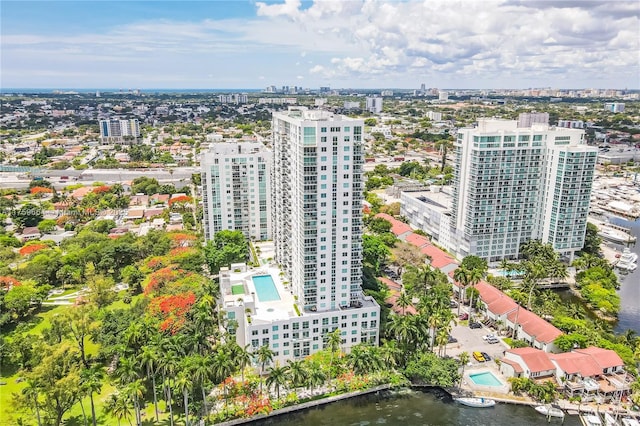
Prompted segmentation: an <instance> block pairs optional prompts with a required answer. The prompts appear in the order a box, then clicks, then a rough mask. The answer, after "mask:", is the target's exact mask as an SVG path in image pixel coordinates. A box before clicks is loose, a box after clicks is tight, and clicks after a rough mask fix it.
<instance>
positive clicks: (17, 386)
mask: <svg viewBox="0 0 640 426" xmlns="http://www.w3.org/2000/svg"><path fill="white" fill-rule="evenodd" d="M136 297H139V296H136ZM134 299H135V298H134ZM126 306H128V305H126V304H125V303H124V302H122V300H118V301H116V302H114V303H112V304H111V305H110V306H108V307H107V309H122V308H125V307H126ZM70 308H72V305H63V306H55V307H51V306H43V307H42V309H41V312H39V313H38V314H37V315H35V316H34V317H33V318H32V319H31V320H30V321H29V322H28V323H27V324H29V326H31V329H30V330H29V331H28V333H29V334H37V335H40V334H42V331H43V330H45V329H46V328H47V327H50V326H51V322H50V321H51V318H52V317H53V316H54V315H60V314H62V313H64V312H65V311H67V310H68V309H70ZM85 350H86V353H87V355H96V354H97V353H98V350H99V345H98V344H96V343H93V342H92V341H91V340H90V339H89V340H88V341H87V342H86V344H85ZM20 377H21V374H19V372H17V371H15V370H6V369H4V368H3V369H2V371H1V372H0V382H2V383H5V384H3V385H1V386H0V425H2V426H4V425H15V424H19V422H20V421H22V424H23V425H37V420H36V416H35V413H32V412H30V411H28V410H27V411H18V410H17V409H16V407H15V403H14V401H13V400H14V394H19V393H20V392H21V391H22V389H24V387H25V386H26V383H25V382H20V383H18V382H16V380H17V379H19V378H20ZM116 390H117V389H116V388H115V387H114V385H113V384H112V383H110V381H109V379H106V380H105V382H104V384H103V386H102V390H101V392H100V393H99V394H96V395H94V397H93V398H94V404H95V410H96V416H97V423H98V424H100V425H118V420H117V419H115V418H113V417H110V416H108V415H106V414H105V413H104V405H105V403H106V401H107V400H108V398H109V395H111V394H112V393H113V392H115V391H116ZM148 399H149V400H152V399H153V397H152V396H151V395H149V396H148ZM82 404H83V406H84V410H85V413H86V415H87V419H88V424H91V403H90V400H89V397H85V398H84V399H83V400H82ZM159 408H160V422H159V423H153V422H152V421H144V419H148V420H153V419H154V417H155V415H154V407H153V403H151V404H147V406H146V407H145V410H144V412H143V417H142V418H143V422H142V423H143V425H151V424H160V425H163V426H164V425H168V424H169V414H168V413H164V412H163V411H164V409H165V404H164V403H163V402H162V403H160V404H159ZM131 410H132V413H133V407H132V408H131ZM41 415H42V412H41ZM179 416H180V412H179V410H178V409H177V408H175V407H174V420H175V422H174V423H175V424H183V422H184V420H183V419H182V418H180V417H179ZM131 420H132V422H134V419H133V414H132V418H131ZM63 424H65V425H67V426H84V417H83V414H82V407H81V405H80V403H76V404H75V405H74V406H73V408H72V409H71V410H69V411H68V412H67V413H66V414H65V416H64V420H63ZM121 424H122V425H127V424H129V422H128V421H127V420H125V419H123V420H122V421H121Z"/></svg>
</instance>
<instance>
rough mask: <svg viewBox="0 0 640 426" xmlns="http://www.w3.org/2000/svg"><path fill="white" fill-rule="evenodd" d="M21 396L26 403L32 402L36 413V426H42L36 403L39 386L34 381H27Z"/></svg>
mask: <svg viewBox="0 0 640 426" xmlns="http://www.w3.org/2000/svg"><path fill="white" fill-rule="evenodd" d="M21 393H22V396H24V397H25V398H26V399H27V401H29V402H33V406H34V409H35V412H36V418H37V419H38V426H41V425H42V422H41V420H40V404H39V403H38V398H39V397H40V386H39V384H38V382H37V381H36V380H33V379H27V387H25V388H24V389H22V392H21Z"/></svg>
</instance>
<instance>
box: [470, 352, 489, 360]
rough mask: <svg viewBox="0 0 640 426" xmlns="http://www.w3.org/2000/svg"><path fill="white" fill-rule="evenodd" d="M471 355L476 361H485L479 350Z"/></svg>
mask: <svg viewBox="0 0 640 426" xmlns="http://www.w3.org/2000/svg"><path fill="white" fill-rule="evenodd" d="M473 357H474V358H475V360H476V361H478V362H485V361H486V360H485V359H484V357H483V356H482V354H481V353H480V352H474V353H473Z"/></svg>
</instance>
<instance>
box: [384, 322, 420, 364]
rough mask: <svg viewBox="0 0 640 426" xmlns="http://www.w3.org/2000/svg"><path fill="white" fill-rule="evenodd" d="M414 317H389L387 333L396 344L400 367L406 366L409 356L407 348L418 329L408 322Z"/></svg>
mask: <svg viewBox="0 0 640 426" xmlns="http://www.w3.org/2000/svg"><path fill="white" fill-rule="evenodd" d="M413 316H415V315H406V316H400V315H391V316H390V321H389V325H388V326H387V333H389V335H390V336H391V337H392V338H393V339H394V340H395V341H397V342H398V346H399V348H400V351H399V352H400V357H401V359H402V362H401V363H400V364H401V366H404V365H406V361H407V359H408V357H409V355H410V352H411V351H410V349H409V346H410V345H411V344H412V341H413V339H414V337H415V336H417V334H418V328H417V327H416V325H415V323H414V322H412V321H410V318H411V317H413Z"/></svg>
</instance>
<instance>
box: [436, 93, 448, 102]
mask: <svg viewBox="0 0 640 426" xmlns="http://www.w3.org/2000/svg"><path fill="white" fill-rule="evenodd" d="M438 100H439V101H448V100H449V92H447V91H446V90H440V91H439V92H438Z"/></svg>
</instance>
